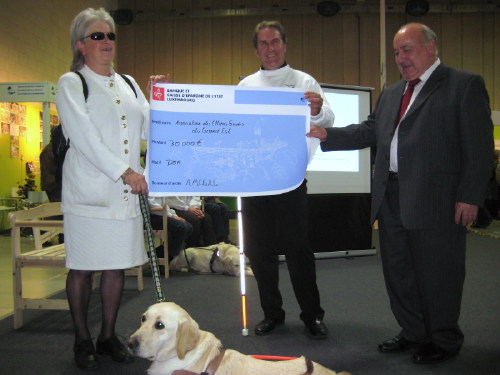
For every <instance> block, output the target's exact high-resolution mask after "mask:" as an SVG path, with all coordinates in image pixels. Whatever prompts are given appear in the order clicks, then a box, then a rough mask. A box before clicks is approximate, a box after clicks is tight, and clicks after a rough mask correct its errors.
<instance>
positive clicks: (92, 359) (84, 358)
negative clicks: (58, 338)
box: [73, 340, 99, 371]
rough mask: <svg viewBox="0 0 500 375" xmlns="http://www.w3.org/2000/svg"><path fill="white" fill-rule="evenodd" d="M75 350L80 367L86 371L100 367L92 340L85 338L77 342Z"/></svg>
mask: <svg viewBox="0 0 500 375" xmlns="http://www.w3.org/2000/svg"><path fill="white" fill-rule="evenodd" d="M73 351H74V352H75V362H76V366H77V367H78V368H80V369H82V370H85V371H94V370H97V369H98V368H99V362H98V361H97V355H96V353H95V349H94V344H93V343H92V340H84V341H81V342H79V343H78V344H75V346H74V348H73Z"/></svg>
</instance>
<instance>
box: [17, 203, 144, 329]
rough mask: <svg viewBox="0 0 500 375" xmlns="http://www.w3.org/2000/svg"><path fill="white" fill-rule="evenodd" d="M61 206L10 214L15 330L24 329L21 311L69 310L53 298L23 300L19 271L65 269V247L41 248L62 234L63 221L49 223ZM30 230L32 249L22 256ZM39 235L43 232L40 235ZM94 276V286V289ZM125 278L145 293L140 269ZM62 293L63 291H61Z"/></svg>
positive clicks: (64, 303)
mask: <svg viewBox="0 0 500 375" xmlns="http://www.w3.org/2000/svg"><path fill="white" fill-rule="evenodd" d="M60 215H62V212H61V203H60V202H54V203H46V204H42V205H40V206H37V207H34V208H30V209H27V210H20V211H15V212H11V213H9V222H10V227H11V255H12V278H13V283H12V284H13V295H14V328H15V329H17V328H19V327H21V326H22V325H23V311H24V310H28V309H43V310H68V309H69V305H68V301H67V300H66V299H54V298H48V297H43V298H26V297H25V296H23V287H22V271H23V268H26V267H47V268H48V267H56V268H65V267H66V251H65V249H64V243H62V244H57V245H52V246H48V247H43V244H44V243H45V242H47V241H48V240H49V239H51V238H52V236H54V235H56V234H59V233H63V221H62V220H50V218H51V217H53V216H60ZM22 228H31V230H32V231H33V236H34V249H33V250H29V251H25V252H21V229H22ZM41 231H45V232H44V233H41ZM96 274H97V273H94V286H95V285H96V281H97V279H96V277H97V276H96ZM125 274H126V275H133V276H136V277H137V288H138V290H139V291H141V290H143V289H144V281H143V275H142V266H139V267H133V268H130V269H128V270H126V271H125ZM61 291H62V290H61Z"/></svg>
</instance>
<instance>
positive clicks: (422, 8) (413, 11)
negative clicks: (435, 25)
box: [406, 0, 429, 17]
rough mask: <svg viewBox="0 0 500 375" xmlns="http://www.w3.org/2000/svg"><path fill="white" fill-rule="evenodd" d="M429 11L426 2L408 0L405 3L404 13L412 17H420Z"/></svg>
mask: <svg viewBox="0 0 500 375" xmlns="http://www.w3.org/2000/svg"><path fill="white" fill-rule="evenodd" d="M428 11H429V3H428V2H427V1H426V0H409V1H407V2H406V13H408V14H409V15H410V16H413V17H421V16H423V15H425V14H427V12H428Z"/></svg>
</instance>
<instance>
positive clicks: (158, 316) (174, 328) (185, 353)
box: [127, 302, 348, 375]
mask: <svg viewBox="0 0 500 375" xmlns="http://www.w3.org/2000/svg"><path fill="white" fill-rule="evenodd" d="M127 344H128V347H129V350H130V352H131V353H132V354H134V355H136V356H138V357H142V358H147V359H149V360H150V361H152V362H153V363H152V365H151V366H150V367H149V369H148V374H149V375H170V374H174V375H175V374H186V373H189V372H193V373H195V374H201V373H202V372H206V373H208V374H210V375H214V374H215V373H216V374H217V375H327V374H329V375H335V374H336V372H335V371H332V370H329V369H327V368H325V367H323V366H321V365H320V364H318V363H316V362H311V361H308V360H306V359H305V358H304V357H300V358H297V359H293V360H286V361H277V362H272V361H266V360H261V359H256V358H253V357H252V356H249V355H244V354H241V353H239V352H237V351H235V350H231V349H226V350H225V351H224V350H222V349H221V346H222V344H221V342H220V341H219V340H218V339H217V338H216V337H215V336H214V335H213V334H212V333H210V332H207V331H202V330H200V329H199V327H198V323H196V322H195V321H194V320H193V318H191V316H189V314H188V313H187V312H186V311H185V310H184V309H183V308H181V307H180V306H178V305H176V304H175V303H173V302H162V303H157V304H155V305H152V306H150V307H149V309H148V310H147V311H146V312H145V313H144V315H143V316H142V323H141V327H140V328H139V329H138V330H137V331H136V332H135V333H134V334H133V335H132V336H131V337H130V339H129V340H128V342H127ZM221 353H222V355H223V356H221V355H220V354H221ZM183 370H184V371H183ZM340 374H345V375H348V374H347V373H340Z"/></svg>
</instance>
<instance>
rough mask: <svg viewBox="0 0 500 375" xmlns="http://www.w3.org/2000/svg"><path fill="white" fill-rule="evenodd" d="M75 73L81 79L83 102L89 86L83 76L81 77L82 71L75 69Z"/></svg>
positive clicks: (87, 95)
mask: <svg viewBox="0 0 500 375" xmlns="http://www.w3.org/2000/svg"><path fill="white" fill-rule="evenodd" d="M75 73H76V74H77V75H78V77H80V79H81V80H82V88H83V96H84V97H85V102H87V99H88V97H89V87H88V86H87V81H85V78H84V77H83V75H82V73H80V72H77V71H75Z"/></svg>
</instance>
